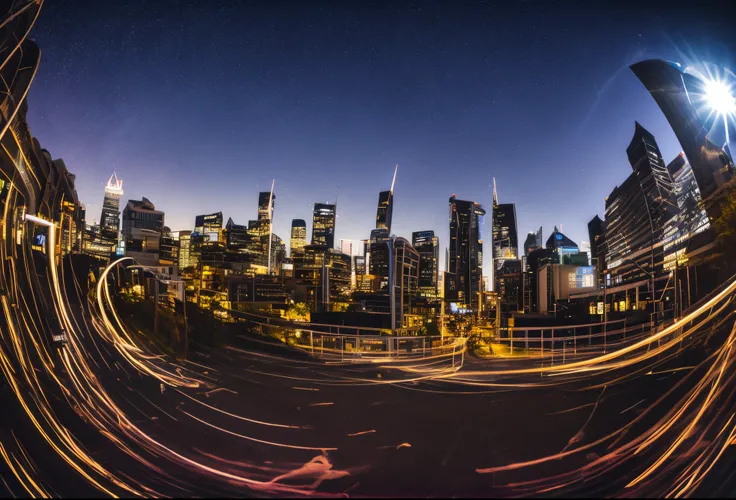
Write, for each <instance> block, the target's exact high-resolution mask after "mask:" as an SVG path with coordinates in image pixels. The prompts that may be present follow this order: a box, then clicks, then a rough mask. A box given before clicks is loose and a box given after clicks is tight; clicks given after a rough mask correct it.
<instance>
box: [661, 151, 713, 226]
mask: <svg viewBox="0 0 736 500" xmlns="http://www.w3.org/2000/svg"><path fill="white" fill-rule="evenodd" d="M667 170H668V171H669V173H670V175H671V176H672V181H673V183H674V192H675V198H676V199H677V206H678V208H679V209H680V216H681V224H682V226H681V231H682V233H683V235H685V234H687V235H695V234H698V233H700V232H702V231H705V230H706V229H708V228H709V227H710V220H709V219H708V213H707V212H706V211H705V210H704V209H703V197H702V196H701V195H700V189H699V188H698V182H697V180H696V179H695V175H694V174H693V169H692V167H690V163H688V161H687V158H685V154H684V153H680V154H679V155H677V156H676V157H675V159H674V160H672V161H671V162H670V163H669V164H667Z"/></svg>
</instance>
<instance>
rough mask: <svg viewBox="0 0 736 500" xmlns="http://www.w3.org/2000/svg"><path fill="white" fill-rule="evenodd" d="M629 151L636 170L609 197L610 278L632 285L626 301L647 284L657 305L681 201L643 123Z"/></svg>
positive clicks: (608, 281)
mask: <svg viewBox="0 0 736 500" xmlns="http://www.w3.org/2000/svg"><path fill="white" fill-rule="evenodd" d="M626 152H627V155H628V157H629V162H630V163H631V168H632V170H633V172H632V174H631V175H630V176H629V177H628V178H627V179H626V181H624V183H623V184H622V185H621V186H617V187H616V188H615V189H614V190H613V191H612V192H611V194H610V195H609V196H608V198H607V199H606V221H605V244H606V255H605V260H606V266H605V268H606V277H605V280H606V286H608V287H611V286H617V285H626V287H624V288H626V289H625V290H624V289H622V292H621V293H622V294H626V297H625V299H624V301H625V302H633V303H638V302H640V293H639V285H638V284H642V287H643V286H646V290H644V289H642V291H643V292H645V293H646V294H647V299H648V300H649V306H650V307H651V301H652V299H656V297H657V296H656V293H655V292H654V290H653V288H654V287H656V286H657V284H656V282H660V281H662V280H664V278H665V277H664V275H663V274H662V263H663V260H664V249H665V245H664V244H663V243H665V242H666V241H670V240H676V239H677V234H678V227H677V221H678V219H679V217H678V215H679V207H678V206H677V197H676V194H675V192H674V189H673V182H672V178H671V176H670V173H669V171H668V170H667V168H666V167H665V166H664V161H663V160H662V155H661V154H660V152H659V147H658V146H657V142H656V140H655V139H654V136H652V134H651V133H649V132H648V131H647V130H646V129H644V127H642V126H641V125H640V124H638V123H637V124H636V125H635V130H634V137H633V138H632V140H631V144H629V147H628V148H627V149H626ZM667 246H668V247H670V250H669V251H674V250H676V248H675V247H672V245H667ZM597 251H598V252H599V251H600V245H599V246H598V249H597ZM598 258H599V260H600V258H601V256H600V255H599V256H598ZM599 266H600V263H599ZM663 284H664V283H663ZM630 295H631V296H633V297H634V299H635V301H631V300H630V299H631V297H630ZM627 307H628V306H627Z"/></svg>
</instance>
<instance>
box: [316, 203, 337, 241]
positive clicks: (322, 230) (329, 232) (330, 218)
mask: <svg viewBox="0 0 736 500" xmlns="http://www.w3.org/2000/svg"><path fill="white" fill-rule="evenodd" d="M336 210H337V206H336V205H331V204H328V203H315V204H314V214H313V219H312V245H321V246H324V247H327V248H334V247H335V217H336Z"/></svg>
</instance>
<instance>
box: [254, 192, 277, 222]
mask: <svg viewBox="0 0 736 500" xmlns="http://www.w3.org/2000/svg"><path fill="white" fill-rule="evenodd" d="M275 206H276V195H275V194H272V192H271V191H262V192H260V193H258V220H263V221H269V222H270V221H271V217H272V216H273V209H274V207H275Z"/></svg>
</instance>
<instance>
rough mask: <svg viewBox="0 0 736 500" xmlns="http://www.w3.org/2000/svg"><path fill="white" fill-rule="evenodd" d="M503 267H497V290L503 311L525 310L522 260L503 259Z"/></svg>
mask: <svg viewBox="0 0 736 500" xmlns="http://www.w3.org/2000/svg"><path fill="white" fill-rule="evenodd" d="M500 262H501V267H500V268H499V269H496V274H495V279H496V290H495V292H496V293H498V295H499V297H500V299H501V310H502V311H503V312H515V311H520V310H523V304H522V289H523V282H522V280H523V276H522V269H521V260H519V259H503V260H501V261H500Z"/></svg>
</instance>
